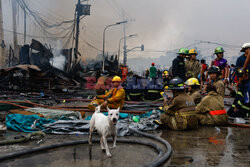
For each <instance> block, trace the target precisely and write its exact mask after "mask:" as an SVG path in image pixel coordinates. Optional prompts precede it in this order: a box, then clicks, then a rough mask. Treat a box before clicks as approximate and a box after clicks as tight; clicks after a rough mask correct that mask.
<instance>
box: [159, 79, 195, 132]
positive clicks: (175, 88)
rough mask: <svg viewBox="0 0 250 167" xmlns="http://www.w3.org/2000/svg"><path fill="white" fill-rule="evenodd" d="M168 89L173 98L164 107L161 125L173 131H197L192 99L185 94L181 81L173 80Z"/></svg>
mask: <svg viewBox="0 0 250 167" xmlns="http://www.w3.org/2000/svg"><path fill="white" fill-rule="evenodd" d="M169 89H170V90H172V92H173V96H174V97H173V100H172V102H171V103H170V105H168V104H167V103H166V104H165V105H164V108H163V110H164V113H163V114H161V116H160V119H161V123H162V124H163V125H166V126H167V127H169V128H170V129H173V130H186V129H197V128H198V122H197V118H196V116H195V112H194V110H195V104H194V101H193V99H192V97H190V96H189V95H187V94H186V92H185V86H184V82H183V80H182V79H181V78H179V77H175V78H173V79H172V80H171V81H170V83H169Z"/></svg>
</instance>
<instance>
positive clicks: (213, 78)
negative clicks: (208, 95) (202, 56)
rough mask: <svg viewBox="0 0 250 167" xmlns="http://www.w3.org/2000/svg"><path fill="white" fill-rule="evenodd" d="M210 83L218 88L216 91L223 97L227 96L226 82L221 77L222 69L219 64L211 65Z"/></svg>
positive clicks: (209, 70) (209, 71) (209, 72)
mask: <svg viewBox="0 0 250 167" xmlns="http://www.w3.org/2000/svg"><path fill="white" fill-rule="evenodd" d="M208 74H209V84H212V85H214V86H215V88H216V92H217V93H218V94H219V95H221V96H222V97H223V98H224V96H225V84H224V82H223V81H222V80H221V79H220V69H219V67H217V66H211V67H209V69H208Z"/></svg>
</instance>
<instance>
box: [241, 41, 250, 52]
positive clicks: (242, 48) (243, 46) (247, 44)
mask: <svg viewBox="0 0 250 167" xmlns="http://www.w3.org/2000/svg"><path fill="white" fill-rule="evenodd" d="M247 48H250V43H244V44H243V45H242V47H241V50H240V51H241V52H244V51H245V50H246V49H247Z"/></svg>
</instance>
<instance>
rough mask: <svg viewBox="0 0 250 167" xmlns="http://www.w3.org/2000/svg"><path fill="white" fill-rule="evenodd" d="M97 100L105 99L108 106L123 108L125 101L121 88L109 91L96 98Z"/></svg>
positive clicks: (123, 91)
mask: <svg viewBox="0 0 250 167" xmlns="http://www.w3.org/2000/svg"><path fill="white" fill-rule="evenodd" d="M96 98H97V99H107V101H108V103H109V104H114V107H115V106H119V107H120V108H122V107H123V105H124V101H125V90H124V89H123V88H122V87H118V88H113V89H110V90H109V91H108V92H107V93H106V94H105V95H98V96H96Z"/></svg>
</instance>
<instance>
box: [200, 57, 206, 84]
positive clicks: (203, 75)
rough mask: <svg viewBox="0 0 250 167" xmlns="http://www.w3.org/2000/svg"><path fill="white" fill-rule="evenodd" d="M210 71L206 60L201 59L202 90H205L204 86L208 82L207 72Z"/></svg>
mask: <svg viewBox="0 0 250 167" xmlns="http://www.w3.org/2000/svg"><path fill="white" fill-rule="evenodd" d="M207 69H208V65H207V64H206V60H204V59H201V67H200V82H201V86H200V88H201V89H202V88H203V84H204V82H205V81H206V77H205V76H206V71H207Z"/></svg>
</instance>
